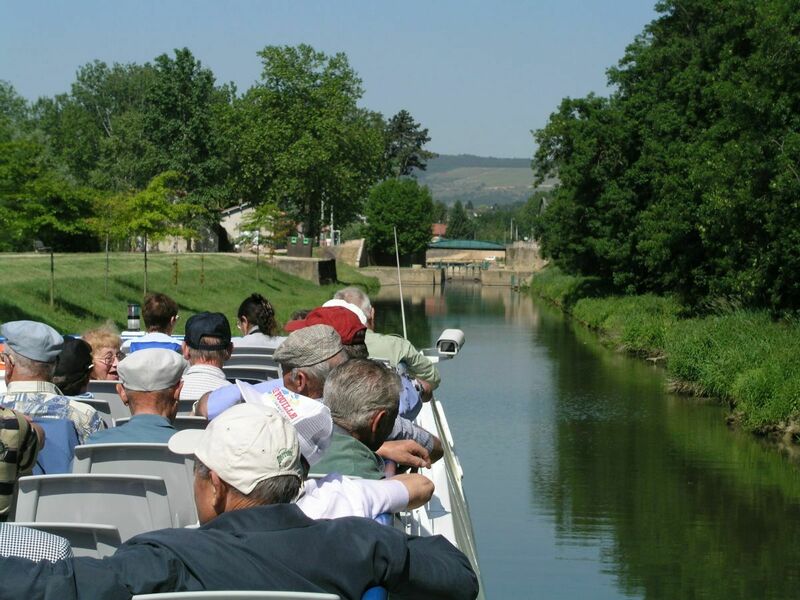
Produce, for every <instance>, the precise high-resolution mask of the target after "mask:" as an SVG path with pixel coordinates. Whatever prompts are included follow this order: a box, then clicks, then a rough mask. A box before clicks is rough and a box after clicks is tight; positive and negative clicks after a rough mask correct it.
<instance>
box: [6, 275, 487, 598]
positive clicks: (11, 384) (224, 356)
mask: <svg viewBox="0 0 800 600" xmlns="http://www.w3.org/2000/svg"><path fill="white" fill-rule="evenodd" d="M142 318H143V320H144V323H145V327H146V332H145V334H144V335H142V336H139V337H135V338H132V339H130V340H128V341H126V342H125V343H124V344H123V343H122V340H121V338H120V336H119V335H118V334H117V333H116V332H115V331H114V330H113V328H112V327H110V326H108V325H106V326H104V327H101V328H98V329H94V330H91V331H87V332H85V333H84V334H83V335H82V336H80V337H66V338H64V337H62V336H61V335H60V334H59V333H58V332H56V331H55V330H54V329H52V328H51V327H49V326H48V325H46V324H44V323H38V322H34V321H14V322H7V323H5V324H3V325H2V326H0V335H2V336H3V337H4V338H5V347H4V350H3V352H2V361H3V366H4V369H5V381H6V391H5V392H4V393H2V394H0V456H1V457H2V460H1V461H0V572H2V573H3V582H2V585H0V598H5V597H8V598H23V597H25V598H58V599H62V598H101V597H102V598H130V597H131V596H132V595H134V594H146V593H158V592H171V591H201V590H282V591H306V592H328V593H334V594H338V595H339V596H340V597H341V598H360V597H361V595H362V594H363V593H364V592H365V590H367V589H369V588H371V587H373V586H383V587H385V588H386V589H387V590H388V591H389V592H390V593H391V594H392V597H409V598H411V597H413V598H473V597H475V596H476V595H477V593H478V584H477V578H476V577H475V574H474V573H473V571H472V569H471V567H470V564H469V561H468V559H467V558H466V557H465V556H464V554H462V553H461V552H460V551H459V550H458V549H456V548H455V547H454V546H452V545H451V544H450V543H449V542H448V541H447V540H445V539H444V538H442V537H440V536H430V537H419V538H418V537H414V536H407V535H405V534H403V533H402V532H399V531H397V530H395V529H394V528H392V527H386V526H383V525H379V524H378V523H376V522H375V521H374V520H372V519H373V518H374V517H376V516H377V515H379V514H381V513H393V512H398V511H402V510H406V509H411V508H416V507H419V506H422V505H423V504H425V503H426V502H428V501H429V500H430V499H431V497H432V495H433V492H434V486H433V483H432V482H431V481H430V479H428V478H427V477H426V476H425V475H423V474H420V473H417V472H411V471H417V469H419V468H429V467H430V466H431V463H432V462H435V461H437V460H438V459H439V458H441V456H442V454H443V453H442V445H441V441H440V440H439V439H438V438H437V437H436V436H435V435H433V434H432V433H431V432H429V431H426V430H425V429H423V428H421V427H419V426H418V425H416V424H415V423H414V422H413V419H414V417H415V416H416V415H417V414H418V412H419V410H420V408H421V406H422V402H425V401H427V400H429V399H430V398H431V395H432V393H433V390H434V389H435V388H436V387H437V386H438V385H439V382H440V378H439V373H438V371H437V369H436V366H435V364H433V363H432V362H431V361H430V360H429V359H428V358H426V357H425V356H424V355H423V354H421V353H420V352H418V351H417V349H416V348H414V347H413V345H411V344H410V343H409V342H408V341H407V340H405V339H404V338H401V337H398V336H394V335H385V334H381V333H377V332H375V331H374V324H375V310H374V308H373V307H372V306H371V303H370V300H369V297H368V296H367V295H366V294H365V293H364V292H363V291H362V290H360V289H359V288H355V287H349V288H345V289H343V290H341V291H339V292H337V293H336V294H335V296H334V298H333V299H331V300H330V301H328V302H326V303H325V304H323V306H320V307H317V308H314V309H313V310H308V311H302V312H299V313H296V314H295V315H293V319H292V320H291V321H290V322H288V323H287V324H286V325H285V327H284V330H285V332H286V333H287V334H288V335H286V336H285V337H284V336H280V335H278V334H279V332H280V328H279V326H278V323H277V322H276V320H275V311H274V308H273V307H272V305H271V304H270V303H269V301H268V300H267V299H265V298H264V297H263V296H261V295H259V294H252V295H251V296H250V297H248V298H247V299H245V300H244V302H242V304H241V306H240V307H239V311H238V314H237V327H238V329H239V332H240V333H241V336H238V337H233V336H232V334H231V328H230V325H229V322H228V319H227V317H226V316H225V315H224V314H222V313H217V312H202V313H199V314H195V315H193V316H192V317H191V318H189V319H188V321H187V322H186V326H185V333H184V338H183V340H182V342H181V341H177V339H176V338H175V337H173V336H172V333H173V331H174V329H175V326H176V323H177V321H178V319H179V318H180V315H179V314H178V305H177V303H176V302H175V301H174V300H173V299H172V298H170V297H168V296H166V295H164V294H150V295H148V296H147V297H146V298H145V300H144V303H143V306H142ZM234 348H237V352H242V353H245V352H246V351H247V348H273V349H274V353H273V360H274V362H275V363H276V364H277V366H278V369H279V371H278V373H279V375H278V377H277V378H276V379H272V380H267V381H263V382H261V383H257V384H255V385H252V386H251V385H248V384H246V383H241V382H239V383H238V384H236V383H231V381H229V380H228V379H227V377H226V375H225V372H224V370H223V367H224V365H225V363H226V362H227V361H228V360H229V359H230V358H231V355H232V354H233V352H234ZM265 360H266V356H265ZM91 380H115V381H117V384H116V390H117V393H118V395H119V397H120V399H121V400H122V402H123V403H124V404H125V405H126V406H127V407H128V408H129V409H130V413H131V417H130V420H129V421H127V422H126V423H125V424H120V425H118V426H116V427H109V428H106V426H105V424H104V421H103V418H102V416H101V415H100V414H99V413H98V412H97V411H96V410H95V409H94V408H92V406H90V405H89V404H88V403H86V402H82V401H81V400H90V399H92V394H91V392H90V391H89V382H90V381H91ZM188 404H191V406H192V409H191V414H193V415H196V416H201V417H204V418H206V419H207V425H206V427H205V428H204V429H186V430H183V431H177V430H176V429H175V427H174V421H175V419H176V416H177V414H178V410H179V406H182V405H183V406H185V405H188ZM53 425H59V427H60V428H55V429H54V428H53V427H52V426H53ZM64 427H66V428H67V430H68V432H69V433H70V434H71V436H72V439H73V443H66V444H64V443H63V440H61V439H59V440H58V443H55V442H52V443H51V444H49V445H48V444H47V432H55V433H53V434H50V435H51V437H52V435H61V432H62V430H63V428H64ZM73 430H74V431H73ZM68 437H69V436H68ZM51 441H52V440H51ZM109 443H160V444H168V447H169V450H170V451H172V452H174V453H176V454H181V455H188V456H192V457H194V464H195V469H194V500H195V504H196V507H197V515H198V521H199V527H195V528H184V529H165V530H159V531H153V532H149V533H143V534H140V535H137V536H135V537H133V538H130V539H129V540H127V541H125V542H124V543H123V544H122V545H121V546H120V547H119V548H118V549H117V551H116V552H115V553H114V554H113V555H112V556H110V557H107V558H105V559H95V558H86V557H81V558H75V557H73V556H72V552H71V550H70V547H69V543H68V542H66V540H64V539H62V538H59V537H58V536H53V535H50V534H47V533H43V532H41V531H37V530H34V529H27V528H24V527H18V526H14V525H12V524H11V523H2V522H3V521H6V520H7V519H8V518H9V516H11V515H13V505H14V501H15V491H16V485H15V482H16V480H17V479H18V478H19V477H20V476H22V475H27V474H30V473H31V472H32V471H33V472H35V473H47V474H54V473H67V472H70V469H71V467H70V461H71V459H72V453H73V452H74V446H75V445H76V444H109ZM310 472H312V473H314V474H315V476H314V477H313V478H309V473H310Z"/></svg>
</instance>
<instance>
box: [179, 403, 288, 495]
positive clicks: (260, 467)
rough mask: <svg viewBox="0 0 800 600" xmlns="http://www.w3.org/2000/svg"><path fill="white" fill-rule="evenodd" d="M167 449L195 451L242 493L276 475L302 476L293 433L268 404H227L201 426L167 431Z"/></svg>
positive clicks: (185, 453) (187, 452) (187, 453)
mask: <svg viewBox="0 0 800 600" xmlns="http://www.w3.org/2000/svg"><path fill="white" fill-rule="evenodd" d="M169 449H170V450H171V451H172V452H174V453H175V454H184V455H194V456H196V457H197V459H198V460H200V462H202V463H203V464H204V465H206V466H207V467H208V468H209V469H211V470H213V471H215V472H216V473H217V475H219V476H220V478H221V479H222V480H223V481H224V482H226V483H228V484H230V485H232V486H233V487H235V488H236V489H237V490H239V492H241V493H242V494H249V493H250V492H252V491H253V488H255V486H256V484H258V483H260V482H262V481H265V480H267V479H272V478H273V477H278V476H280V475H292V476H294V477H297V478H298V479H299V480H300V481H301V482H302V481H303V469H302V466H301V465H300V444H299V442H298V439H297V433H296V432H295V429H294V427H292V425H291V424H290V423H289V422H288V421H287V420H286V419H284V418H283V417H282V416H281V415H280V414H279V413H278V411H276V410H275V409H274V408H272V407H270V406H256V405H254V404H237V405H236V406H232V407H231V408H229V409H228V410H226V411H225V412H223V413H222V414H221V415H219V416H218V417H217V418H216V419H214V420H213V421H211V422H210V423H209V424H208V427H206V428H205V429H204V430H199V429H193V430H192V429H187V430H184V431H179V432H178V433H176V434H175V435H173V436H172V437H171V438H170V440H169Z"/></svg>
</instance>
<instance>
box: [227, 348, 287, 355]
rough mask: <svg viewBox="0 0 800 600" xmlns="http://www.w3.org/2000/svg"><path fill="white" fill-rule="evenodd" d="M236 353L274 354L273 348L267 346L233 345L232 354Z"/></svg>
mask: <svg viewBox="0 0 800 600" xmlns="http://www.w3.org/2000/svg"><path fill="white" fill-rule="evenodd" d="M276 348H277V346H276ZM237 354H256V355H258V356H272V355H273V354H275V348H270V347H267V346H234V347H233V356H236V355H237Z"/></svg>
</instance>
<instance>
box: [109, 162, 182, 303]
mask: <svg viewBox="0 0 800 600" xmlns="http://www.w3.org/2000/svg"><path fill="white" fill-rule="evenodd" d="M185 183H186V179H185V177H184V176H183V175H181V174H180V173H177V172H175V171H166V172H164V173H161V174H159V175H157V176H156V177H154V178H153V180H152V181H151V182H150V183H149V184H148V186H147V188H145V189H144V190H142V191H141V192H138V193H131V194H124V195H123V196H121V197H120V200H122V208H121V210H120V213H119V223H120V231H122V232H124V233H125V234H127V235H129V236H140V237H141V238H142V242H143V250H144V292H143V293H144V294H147V245H148V243H149V242H153V241H157V240H160V239H164V238H165V237H167V236H169V235H175V236H186V235H191V233H192V232H191V231H190V230H189V229H188V228H186V227H185V226H184V223H186V222H187V220H188V218H189V216H190V215H191V214H192V213H193V212H194V211H195V210H196V207H195V206H193V205H192V204H190V203H188V202H186V201H185V200H184V198H185V196H186V192H185V189H184V188H183V186H184V185H185Z"/></svg>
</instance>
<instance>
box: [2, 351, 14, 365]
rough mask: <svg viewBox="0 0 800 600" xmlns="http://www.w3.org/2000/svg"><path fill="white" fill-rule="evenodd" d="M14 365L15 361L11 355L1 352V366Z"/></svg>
mask: <svg viewBox="0 0 800 600" xmlns="http://www.w3.org/2000/svg"><path fill="white" fill-rule="evenodd" d="M6 363H8V364H10V365H13V364H14V359H13V358H11V355H10V354H9V353H8V352H0V364H3V365H4V364H6Z"/></svg>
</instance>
